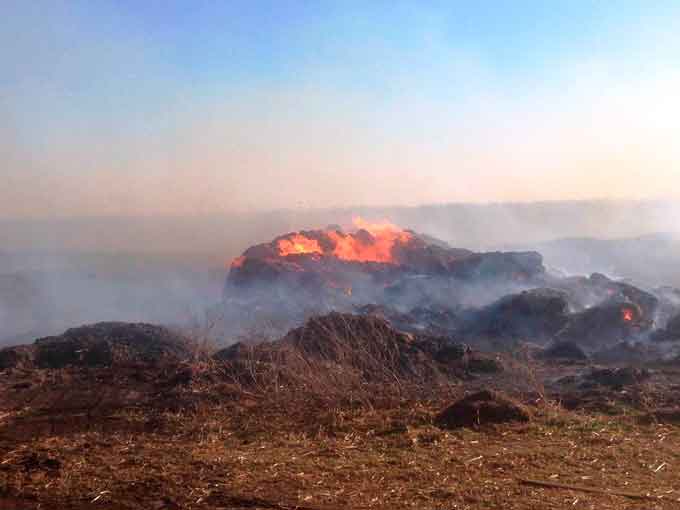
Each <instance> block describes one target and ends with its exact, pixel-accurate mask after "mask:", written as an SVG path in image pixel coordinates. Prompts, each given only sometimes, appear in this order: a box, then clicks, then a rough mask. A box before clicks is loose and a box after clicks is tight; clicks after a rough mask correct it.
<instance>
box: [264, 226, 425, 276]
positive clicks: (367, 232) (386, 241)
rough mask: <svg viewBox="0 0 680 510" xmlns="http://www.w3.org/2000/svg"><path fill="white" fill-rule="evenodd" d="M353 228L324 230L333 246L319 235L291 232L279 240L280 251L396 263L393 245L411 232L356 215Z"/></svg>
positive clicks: (280, 252)
mask: <svg viewBox="0 0 680 510" xmlns="http://www.w3.org/2000/svg"><path fill="white" fill-rule="evenodd" d="M353 223H354V227H355V229H354V231H353V232H350V233H344V232H341V231H337V230H325V231H323V232H322V236H324V237H325V238H327V239H328V240H329V241H330V242H329V243H324V246H326V245H328V246H330V248H328V249H323V248H322V247H321V244H320V243H319V241H318V240H317V239H312V238H309V237H307V236H305V235H304V234H301V233H296V234H292V235H290V236H288V237H286V238H285V239H280V240H279V241H278V242H277V245H276V247H277V249H278V251H279V255H281V256H282V257H285V256H287V255H299V254H313V253H317V254H320V255H329V256H334V257H337V258H339V259H340V260H347V261H355V262H383V263H387V264H394V263H396V261H395V259H394V254H393V248H394V247H395V245H397V244H406V243H408V242H409V241H410V240H411V239H412V237H413V236H412V234H410V233H409V232H406V231H404V230H402V229H400V228H399V227H397V226H396V225H393V224H392V223H389V222H381V223H369V222H367V221H365V220H363V219H362V218H358V217H357V218H354V220H353Z"/></svg>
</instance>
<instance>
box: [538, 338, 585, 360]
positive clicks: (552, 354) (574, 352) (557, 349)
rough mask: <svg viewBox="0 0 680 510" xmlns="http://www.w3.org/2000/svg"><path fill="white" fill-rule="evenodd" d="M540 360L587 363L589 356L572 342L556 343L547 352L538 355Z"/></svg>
mask: <svg viewBox="0 0 680 510" xmlns="http://www.w3.org/2000/svg"><path fill="white" fill-rule="evenodd" d="M536 357H537V358H539V359H544V360H549V359H552V360H570V361H587V360H588V355H587V354H586V353H585V352H583V349H581V348H580V347H579V346H578V345H577V344H576V343H574V342H570V341H562V342H556V343H554V344H552V345H550V346H549V347H547V348H546V349H545V350H543V351H541V352H539V353H538V354H537V355H536Z"/></svg>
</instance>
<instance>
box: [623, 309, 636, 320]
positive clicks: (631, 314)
mask: <svg viewBox="0 0 680 510" xmlns="http://www.w3.org/2000/svg"><path fill="white" fill-rule="evenodd" d="M621 319H622V320H623V321H624V322H633V321H634V320H635V311H634V310H633V309H632V308H622V309H621Z"/></svg>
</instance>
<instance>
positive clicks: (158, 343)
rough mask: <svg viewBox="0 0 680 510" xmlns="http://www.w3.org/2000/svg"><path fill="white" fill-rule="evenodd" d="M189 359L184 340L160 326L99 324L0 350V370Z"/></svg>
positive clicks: (189, 354)
mask: <svg viewBox="0 0 680 510" xmlns="http://www.w3.org/2000/svg"><path fill="white" fill-rule="evenodd" d="M190 356H191V351H190V349H189V342H188V341H187V339H186V338H184V337H183V336H181V335H179V334H176V333H173V332H172V331H170V330H169V329H167V328H164V327H162V326H154V325H151V324H143V323H126V322H100V323H97V324H91V325H87V326H81V327H78V328H72V329H69V330H67V331H66V332H65V333H63V334H62V335H59V336H51V337H45V338H39V339H38V340H36V341H35V343H34V344H33V345H30V346H17V347H10V348H7V349H4V350H3V351H0V369H1V368H19V367H22V366H23V367H26V368H28V367H30V366H36V367H38V368H63V367H66V366H71V365H73V366H110V365H112V364H114V363H115V362H117V361H133V362H143V363H153V362H159V361H162V360H184V359H188V358H189V357H190Z"/></svg>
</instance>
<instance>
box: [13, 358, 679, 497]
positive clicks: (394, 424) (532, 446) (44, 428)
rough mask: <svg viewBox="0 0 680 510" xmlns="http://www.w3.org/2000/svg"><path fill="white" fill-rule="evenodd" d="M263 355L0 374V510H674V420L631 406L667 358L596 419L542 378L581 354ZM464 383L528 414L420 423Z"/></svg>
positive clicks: (666, 382) (666, 390) (667, 397)
mask: <svg viewBox="0 0 680 510" xmlns="http://www.w3.org/2000/svg"><path fill="white" fill-rule="evenodd" d="M270 361H271V363H269V364H267V365H266V367H265V368H263V365H262V364H261V362H262V360H260V359H256V358H252V359H251V360H246V362H245V372H234V371H233V370H232V368H233V367H230V365H229V364H220V363H215V362H211V361H207V360H203V361H195V362H193V363H191V364H176V365H167V364H166V365H163V364H160V365H149V366H142V365H132V364H130V365H118V366H114V367H112V368H100V369H65V370H35V371H18V370H17V371H13V372H6V373H4V374H3V377H2V379H1V380H0V509H2V510H7V509H22V510H24V509H38V508H40V509H48V510H49V509H54V510H57V509H84V508H88V509H90V508H107V509H157V510H160V509H171V508H188V509H213V508H232V509H238V508H241V509H245V508H251V509H267V508H269V509H294V508H298V509H302V510H304V509H306V510H331V509H335V510H340V509H343V510H348V509H368V508H370V509H376V510H378V509H394V508H417V509H432V510H441V509H501V508H502V509H504V510H513V509H517V510H520V509H521V510H529V509H544V508H545V509H551V508H554V509H558V508H560V509H562V508H577V509H579V508H580V509H597V510H601V509H612V510H613V509H617V510H618V509H645V510H647V509H674V508H679V507H680V489H679V488H680V470H679V469H678V467H679V466H680V448H679V447H678V444H680V428H679V427H677V426H673V425H664V424H659V423H657V422H655V421H653V420H651V421H648V422H646V423H643V422H641V421H640V420H639V418H640V416H641V415H643V414H644V413H645V412H646V409H647V406H649V405H654V403H659V402H660V403H663V404H664V405H670V404H672V403H673V402H676V404H677V397H676V394H677V392H676V389H677V387H678V382H679V381H680V374H678V373H677V372H673V371H669V372H668V373H663V374H660V375H659V377H661V379H659V381H660V382H658V385H657V386H651V387H650V388H652V389H653V390H654V391H655V392H658V395H656V394H654V396H653V398H652V397H650V398H652V402H651V403H650V402H647V401H645V402H644V406H641V407H638V408H635V407H631V408H630V409H632V411H631V410H630V409H629V408H628V407H626V408H625V409H626V413H627V414H623V413H622V414H621V415H619V416H616V417H611V416H606V415H603V414H600V413H597V412H588V413H585V412H568V411H565V410H564V409H563V408H562V407H560V406H559V405H557V404H556V403H555V402H554V401H552V399H553V397H552V396H551V395H550V392H549V391H548V390H546V388H545V386H546V385H545V384H544V383H545V381H547V380H553V379H555V378H556V377H558V376H560V375H564V373H571V371H574V370H579V369H580V368H581V367H573V366H570V367H560V366H556V365H543V364H530V363H529V364H527V363H523V362H520V361H513V360H511V359H506V360H504V363H505V365H506V370H505V371H504V372H503V373H500V374H487V375H480V376H476V377H474V378H463V379H452V380H451V381H450V383H449V384H446V385H433V386H430V387H428V386H426V385H425V384H423V382H422V381H419V380H416V381H408V380H404V379H400V380H399V381H398V384H395V385H389V384H384V383H378V382H376V383H371V382H370V380H369V379H366V378H358V379H352V378H349V380H352V381H354V382H353V383H352V384H350V385H343V384H342V380H343V379H342V378H343V377H344V376H346V375H347V374H346V373H345V374H344V375H343V373H342V372H336V371H334V370H337V366H336V367H335V368H334V369H333V370H328V365H324V364H325V363H326V361H327V360H320V361H316V362H315V363H320V364H321V365H315V364H313V363H309V360H308V359H306V360H304V361H305V363H306V365H304V366H305V367H306V368H305V369H301V368H299V367H300V366H302V365H297V364H293V365H290V366H293V367H298V368H296V370H295V371H294V373H291V372H290V370H289V368H288V369H287V368H285V367H286V366H287V365H286V364H285V363H284V360H282V359H272V360H270ZM371 362H372V361H371ZM322 365H323V366H324V367H325V370H321V368H322ZM290 366H289V367H290ZM390 367H393V365H390ZM272 370H274V372H272ZM248 373H250V375H248ZM235 374H237V375H238V377H235ZM329 374H330V376H329ZM239 377H244V378H245V379H243V380H241V379H239ZM27 384H28V386H26V385H27ZM655 384H656V383H655ZM480 388H494V389H500V390H503V391H505V392H507V393H509V394H511V395H512V396H513V397H514V398H517V399H518V400H521V401H522V402H523V403H525V404H526V405H528V406H530V407H531V408H532V415H533V419H532V421H531V422H529V423H526V424H508V425H502V426H496V427H487V428H482V429H481V430H471V429H460V430H456V431H443V430H440V429H438V428H436V427H435V426H433V417H434V416H435V415H436V413H437V412H438V411H440V410H441V409H442V408H443V407H444V406H445V405H447V404H448V403H450V402H451V401H453V400H456V399H457V398H459V397H461V396H462V395H464V394H466V393H468V392H472V391H476V390H478V389H480ZM616 398H619V399H620V402H624V400H623V399H625V398H628V397H627V396H626V394H625V392H624V393H621V394H618V393H617V394H616V395H614V394H612V399H614V400H613V401H614V404H616V405H620V404H619V403H618V402H619V401H618V400H616ZM636 398H637V397H636ZM625 402H627V400H625ZM632 402H633V404H635V402H636V400H635V399H633V401H632ZM614 404H612V405H614ZM621 405H622V404H621ZM521 479H538V480H544V481H549V482H553V483H559V484H564V485H577V486H586V487H591V488H596V489H601V490H604V491H607V490H612V491H624V492H629V493H635V494H640V495H649V496H650V499H648V500H646V501H643V502H641V501H639V500H634V499H630V498H626V497H622V496H616V495H609V494H601V493H586V492H582V491H578V490H572V489H564V488H547V487H538V486H528V485H525V484H522V483H521V482H520V480H521Z"/></svg>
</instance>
